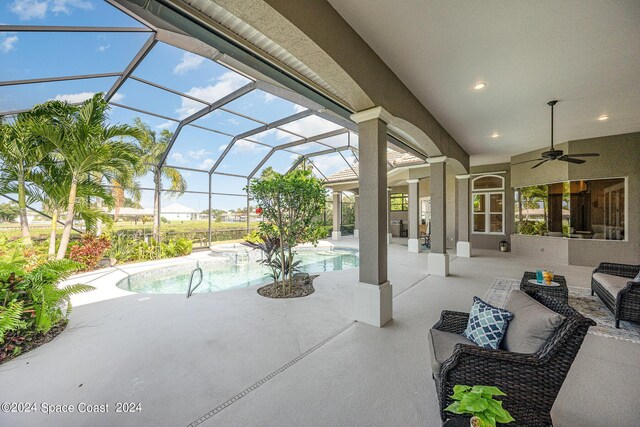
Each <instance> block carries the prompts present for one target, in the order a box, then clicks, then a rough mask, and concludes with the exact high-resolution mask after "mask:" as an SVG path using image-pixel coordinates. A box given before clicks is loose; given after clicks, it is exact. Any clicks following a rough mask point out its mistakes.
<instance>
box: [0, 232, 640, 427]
mask: <svg viewBox="0 0 640 427" xmlns="http://www.w3.org/2000/svg"><path fill="white" fill-rule="evenodd" d="M341 245H347V246H355V245H357V240H355V239H354V238H353V237H345V238H344V239H343V240H342V241H341ZM389 261H390V262H389V279H390V280H391V281H393V283H394V287H393V304H394V319H393V321H391V322H390V323H389V324H388V325H387V326H386V327H385V328H383V329H378V328H375V327H372V326H368V325H366V324H363V323H361V322H354V321H353V316H352V308H351V304H350V299H351V298H352V292H353V289H352V282H353V281H354V280H357V276H358V274H357V270H345V271H336V272H330V273H325V274H322V275H321V276H320V277H319V278H318V279H316V281H315V283H314V285H316V289H317V291H316V293H315V294H313V295H311V296H310V297H307V298H304V299H302V300H300V301H286V300H285V301H279V302H277V304H273V301H268V300H264V299H263V298H261V297H260V296H259V295H258V294H257V293H256V292H255V289H253V288H245V289H236V290H230V291H226V292H213V293H205V294H197V295H196V296H195V297H193V298H190V299H188V300H187V299H185V298H184V296H183V295H151V296H144V295H129V296H124V297H119V298H113V299H106V300H104V301H96V302H93V303H87V304H82V302H81V301H78V305H77V306H76V308H75V310H74V314H73V316H72V317H71V324H70V325H69V327H68V328H67V330H66V331H65V332H64V333H63V335H61V336H60V337H59V338H57V339H56V340H54V341H52V342H51V343H49V344H47V345H46V346H43V347H40V348H38V349H36V350H34V351H33V352H30V353H29V354H27V355H25V356H23V357H21V358H19V359H16V360H14V361H11V362H9V363H7V364H5V365H3V366H2V367H1V368H0V371H1V373H2V377H3V384H11V390H10V391H9V390H8V389H7V388H5V386H3V391H2V396H3V399H8V398H9V397H10V398H11V399H15V400H19V401H24V402H30V401H36V402H49V403H51V404H54V403H55V404H62V403H74V404H77V403H79V402H86V403H88V404H102V403H105V404H107V403H108V404H110V405H111V412H110V413H104V414H99V413H98V414H91V415H90V416H91V420H92V421H91V422H92V423H93V424H95V425H114V424H117V425H121V426H139V425H151V424H156V425H183V426H186V425H204V426H206V425H212V426H213V425H229V426H246V425H309V426H316V425H317V426H321V425H334V424H335V425H368V426H388V425H428V426H436V425H439V423H440V418H439V415H438V409H437V403H436V402H437V399H436V396H435V388H434V386H433V381H432V380H431V372H430V368H429V364H428V361H427V360H428V352H429V350H428V348H427V341H426V337H425V334H426V330H428V328H429V327H430V326H431V325H433V324H434V323H435V322H436V321H437V320H438V318H439V316H440V311H441V309H442V307H447V308H448V309H452V310H460V311H464V310H468V307H469V305H470V303H471V299H472V297H473V296H474V295H481V296H482V295H483V294H484V293H485V292H486V291H487V289H489V287H490V286H491V285H492V283H493V282H494V281H495V280H496V277H503V278H512V279H519V275H520V274H521V272H522V270H524V269H526V268H528V265H529V262H528V260H527V259H526V258H521V257H517V256H513V255H511V254H507V255H503V254H500V255H498V253H496V252H495V251H489V250H478V251H477V253H476V256H474V257H473V258H458V257H456V256H455V255H454V254H452V256H451V270H450V272H451V274H450V276H449V277H446V278H444V277H440V276H434V275H431V274H429V272H428V261H429V260H428V257H427V255H426V254H424V253H421V254H417V253H407V249H406V247H404V246H400V245H397V244H391V245H390V246H389ZM421 266H422V267H421ZM152 267H153V265H149V266H148V267H147V268H152ZM551 267H553V268H554V269H555V271H556V272H558V273H561V274H563V275H565V276H566V277H567V280H568V283H569V285H570V286H572V287H574V286H575V287H587V286H588V283H589V280H590V274H591V271H590V269H589V268H586V267H571V266H566V265H561V264H552V265H551ZM113 274H116V275H117V274H121V273H120V272H114V273H112V275H113ZM87 278H89V280H92V279H93V280H92V281H91V282H90V283H92V284H94V285H96V286H98V283H100V282H99V281H103V283H106V282H109V283H111V286H113V285H112V283H113V280H109V276H108V275H107V276H104V273H100V274H96V273H94V274H92V275H90V276H89V277H85V278H82V280H85V281H86V279H87ZM78 280H80V278H78ZM88 295H89V294H87V296H88ZM283 322H286V323H287V324H288V325H291V326H292V327H290V328H287V329H283V328H282V324H283ZM185 331H189V332H188V333H185ZM637 346H638V344H637V343H632V342H625V341H622V340H616V339H612V338H606V337H602V336H597V335H592V334H589V335H588V336H587V337H586V340H585V342H584V345H583V348H582V350H581V351H580V353H579V355H578V358H577V360H576V361H575V362H574V365H573V367H572V369H571V372H570V374H569V376H568V378H567V380H566V382H565V384H564V386H563V388H562V391H561V393H560V395H559V397H558V400H557V402H556V405H555V406H554V409H553V411H552V416H553V419H554V425H559V426H565V425H566V426H575V425H580V426H588V425H602V424H608V425H616V426H632V425H634V423H635V414H634V411H633V410H629V408H633V407H634V405H635V396H636V395H637V394H638V393H639V392H640V388H639V386H638V383H637V381H636V380H635V379H636V378H637V377H638V375H640V363H639V361H638V358H637V354H638V353H637V351H638V350H637ZM614 367H615V368H614ZM44 378H46V381H45V382H43V379H44ZM169 384H170V386H168V385H169ZM596 385H597V386H596ZM603 396H605V397H603ZM606 396H608V397H606ZM123 401H125V402H140V403H141V405H142V410H141V411H140V412H136V413H132V414H121V413H120V414H118V413H113V409H114V406H113V405H115V403H116V402H123ZM88 416H89V415H88V414H79V413H74V414H49V415H45V414H42V413H32V414H2V415H0V417H1V418H2V420H3V422H4V423H5V424H7V425H16V426H18V425H29V426H51V425H68V426H75V425H84V424H86V421H87V420H88V419H89V418H88ZM27 417H28V422H27V421H26V419H27ZM25 423H28V424H25Z"/></svg>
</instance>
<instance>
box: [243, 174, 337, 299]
mask: <svg viewBox="0 0 640 427" xmlns="http://www.w3.org/2000/svg"><path fill="white" fill-rule="evenodd" d="M247 192H248V194H249V197H250V198H251V200H254V201H255V202H256V203H257V205H258V206H259V207H260V208H262V216H263V218H264V221H263V222H261V223H260V224H259V225H258V230H259V232H260V234H261V235H262V236H264V238H265V240H266V239H271V238H274V237H275V238H277V239H278V240H279V245H278V246H279V248H278V255H277V259H278V264H279V267H280V279H281V286H282V292H283V294H286V293H288V292H291V288H292V287H293V272H294V270H295V268H294V267H295V262H294V260H293V258H294V253H293V248H294V247H295V246H296V245H298V244H300V243H306V242H310V243H313V244H316V243H317V242H318V239H319V238H320V237H321V233H322V230H321V229H322V225H321V224H320V223H319V222H317V221H316V220H315V218H316V217H317V216H318V215H319V214H320V212H321V211H322V208H323V206H324V200H325V197H326V189H325V188H324V186H323V185H322V181H320V180H319V179H317V178H316V177H314V176H313V174H312V173H311V172H310V171H308V170H302V169H298V170H294V171H292V172H290V173H288V174H285V175H282V174H279V173H277V172H275V171H273V170H272V169H271V168H268V169H266V170H265V171H264V172H263V173H262V176H261V178H260V179H254V180H252V181H251V184H250V186H249V187H248V188H247ZM274 284H275V285H277V280H276V281H274Z"/></svg>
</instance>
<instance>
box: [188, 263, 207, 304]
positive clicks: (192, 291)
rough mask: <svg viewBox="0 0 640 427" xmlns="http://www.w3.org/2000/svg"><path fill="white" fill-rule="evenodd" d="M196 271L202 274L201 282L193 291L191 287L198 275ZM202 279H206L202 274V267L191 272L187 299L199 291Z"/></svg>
mask: <svg viewBox="0 0 640 427" xmlns="http://www.w3.org/2000/svg"><path fill="white" fill-rule="evenodd" d="M196 271H199V272H200V281H199V282H198V284H197V285H195V286H194V287H193V289H192V288H191V286H192V285H193V275H194V274H196ZM202 279H204V274H203V273H202V269H201V268H200V267H196V268H194V269H193V271H192V272H191V279H189V289H188V290H187V298H189V297H190V296H191V295H193V293H194V292H195V290H196V289H198V286H200V284H201V283H202Z"/></svg>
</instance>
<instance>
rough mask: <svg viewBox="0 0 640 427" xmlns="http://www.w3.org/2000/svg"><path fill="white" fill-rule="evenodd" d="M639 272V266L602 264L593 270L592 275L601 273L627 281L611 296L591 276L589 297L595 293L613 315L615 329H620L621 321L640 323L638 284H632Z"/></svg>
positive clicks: (639, 288)
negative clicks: (623, 278)
mask: <svg viewBox="0 0 640 427" xmlns="http://www.w3.org/2000/svg"><path fill="white" fill-rule="evenodd" d="M638 272H640V265H628V264H614V263H611V262H603V263H601V264H600V265H599V266H598V268H596V269H595V270H593V274H596V273H603V274H609V275H612V276H619V277H626V278H628V279H629V280H628V281H627V282H626V285H625V286H624V287H623V288H622V289H620V290H619V292H617V295H614V294H612V293H611V292H610V291H609V290H607V289H606V288H605V287H604V286H603V285H602V283H600V282H598V281H597V280H596V279H595V278H594V277H593V275H592V276H591V295H593V294H594V293H596V294H597V295H598V296H599V297H600V299H601V300H602V302H603V303H604V305H606V306H607V308H608V309H609V310H611V312H612V313H613V314H614V316H615V318H616V328H619V327H620V321H621V320H629V321H631V322H640V282H634V281H633V278H634V277H636V276H637V274H638Z"/></svg>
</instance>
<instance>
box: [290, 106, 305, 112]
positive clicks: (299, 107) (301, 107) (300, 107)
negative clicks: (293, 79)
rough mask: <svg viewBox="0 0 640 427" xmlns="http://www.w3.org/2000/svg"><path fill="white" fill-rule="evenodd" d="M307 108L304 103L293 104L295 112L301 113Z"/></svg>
mask: <svg viewBox="0 0 640 427" xmlns="http://www.w3.org/2000/svg"><path fill="white" fill-rule="evenodd" d="M306 109H307V108H305V107H303V106H302V105H298V104H293V111H294V112H295V113H301V112H303V111H304V110H306Z"/></svg>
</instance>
